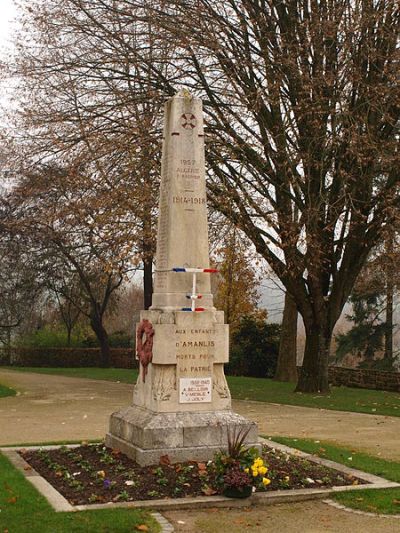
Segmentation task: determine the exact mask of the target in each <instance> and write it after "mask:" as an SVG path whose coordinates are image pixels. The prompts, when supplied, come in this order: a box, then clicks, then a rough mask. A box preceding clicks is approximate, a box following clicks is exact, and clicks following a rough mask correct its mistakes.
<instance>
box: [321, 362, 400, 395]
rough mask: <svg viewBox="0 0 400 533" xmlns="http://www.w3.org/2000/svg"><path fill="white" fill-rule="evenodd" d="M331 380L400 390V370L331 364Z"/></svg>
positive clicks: (332, 381) (341, 383)
mask: <svg viewBox="0 0 400 533" xmlns="http://www.w3.org/2000/svg"><path fill="white" fill-rule="evenodd" d="M329 381H330V383H331V384H332V385H344V386H346V387H357V388H361V389H377V390H387V391H394V392H400V372H384V371H382V370H371V369H361V368H356V369H354V368H344V367H340V366H330V367H329Z"/></svg>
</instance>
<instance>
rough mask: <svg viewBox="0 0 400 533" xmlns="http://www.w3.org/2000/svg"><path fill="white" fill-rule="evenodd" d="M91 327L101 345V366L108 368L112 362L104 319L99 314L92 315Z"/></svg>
mask: <svg viewBox="0 0 400 533" xmlns="http://www.w3.org/2000/svg"><path fill="white" fill-rule="evenodd" d="M90 325H91V327H92V329H93V331H94V333H95V334H96V337H97V340H98V341H99V344H100V366H101V367H102V368H108V367H109V366H110V362H111V354H110V346H109V344H108V334H107V331H106V330H105V329H104V326H103V321H102V317H100V316H99V315H97V314H96V315H92V316H91V318H90Z"/></svg>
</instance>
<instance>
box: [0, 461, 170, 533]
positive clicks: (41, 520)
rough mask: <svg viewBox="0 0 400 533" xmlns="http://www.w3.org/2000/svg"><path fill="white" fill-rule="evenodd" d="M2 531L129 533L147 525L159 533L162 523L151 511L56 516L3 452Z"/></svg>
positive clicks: (126, 510) (150, 530)
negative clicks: (159, 522) (160, 523)
mask: <svg viewBox="0 0 400 533" xmlns="http://www.w3.org/2000/svg"><path fill="white" fill-rule="evenodd" d="M0 472H1V484H0V509H1V512H0V531H2V532H3V531H9V532H10V533H13V532H15V533H17V532H21V533H22V532H24V531H29V533H64V532H68V533H79V532H82V533H91V532H96V533H126V532H127V531H137V529H136V528H137V526H139V525H142V524H143V525H147V526H148V531H149V532H151V533H158V532H159V531H160V527H159V524H158V523H157V522H156V521H155V520H154V519H153V517H151V516H150V514H149V513H148V512H147V511H143V510H140V509H105V510H101V511H82V512H74V513H56V512H55V511H54V510H53V509H52V507H50V505H49V503H48V502H47V501H46V500H45V498H44V497H43V496H42V495H41V494H39V493H38V492H37V491H36V490H35V489H34V487H33V486H32V485H31V484H30V483H29V481H27V480H26V479H25V478H24V476H23V475H22V474H21V472H18V470H16V469H15V468H14V467H13V466H12V465H11V463H10V462H9V461H8V459H7V458H6V457H4V455H2V454H1V453H0Z"/></svg>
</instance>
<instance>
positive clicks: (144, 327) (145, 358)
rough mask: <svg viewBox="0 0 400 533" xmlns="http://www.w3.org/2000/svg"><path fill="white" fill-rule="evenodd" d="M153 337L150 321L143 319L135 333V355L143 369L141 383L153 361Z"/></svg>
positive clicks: (144, 379)
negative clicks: (144, 336)
mask: <svg viewBox="0 0 400 533" xmlns="http://www.w3.org/2000/svg"><path fill="white" fill-rule="evenodd" d="M143 335H146V340H145V341H144V342H143ZM153 337H154V329H153V325H152V323H151V322H150V320H147V318H144V319H143V320H142V321H141V322H140V324H139V326H138V328H137V331H136V354H137V356H138V358H139V362H140V364H141V365H142V367H143V372H142V376H143V383H145V381H146V375H147V367H148V366H149V363H151V360H152V359H153Z"/></svg>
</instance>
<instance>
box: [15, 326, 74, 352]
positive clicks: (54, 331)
mask: <svg viewBox="0 0 400 533" xmlns="http://www.w3.org/2000/svg"><path fill="white" fill-rule="evenodd" d="M67 340H68V339H67V332H66V331H65V330H63V329H60V328H54V327H52V328H50V327H49V326H46V327H44V328H41V329H38V330H36V331H34V332H33V333H30V334H28V335H25V336H23V337H21V338H19V339H18V341H17V344H18V346H23V347H36V348H63V347H66V346H68V342H67ZM81 342H82V340H81V339H80V338H79V336H77V335H74V334H73V335H72V336H71V342H70V347H79V346H80V345H81Z"/></svg>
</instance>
